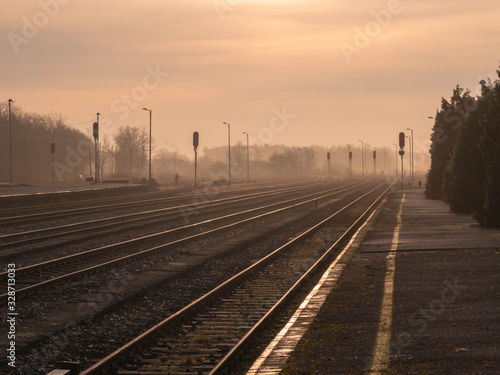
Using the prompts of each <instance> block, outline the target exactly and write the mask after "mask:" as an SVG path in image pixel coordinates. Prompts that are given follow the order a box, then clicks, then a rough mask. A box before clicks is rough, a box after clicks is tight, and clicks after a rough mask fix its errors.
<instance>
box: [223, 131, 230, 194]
mask: <svg viewBox="0 0 500 375" xmlns="http://www.w3.org/2000/svg"><path fill="white" fill-rule="evenodd" d="M223 124H225V125H227V147H228V152H227V159H228V170H227V172H228V185H229V186H231V124H230V123H228V122H223Z"/></svg>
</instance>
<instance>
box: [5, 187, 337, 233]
mask: <svg viewBox="0 0 500 375" xmlns="http://www.w3.org/2000/svg"><path fill="white" fill-rule="evenodd" d="M322 184H325V185H327V183H322ZM310 185H311V186H314V185H315V184H310ZM234 193H236V194H237V191H234V190H231V191H227V192H224V193H223V194H234ZM217 194H221V193H220V192H213V193H209V194H206V195H205V197H210V196H213V195H217ZM193 196H194V195H193V194H189V195H183V196H180V197H167V198H155V199H148V200H141V201H134V202H129V203H126V202H122V203H112V204H106V205H100V206H93V207H79V208H71V209H68V210H59V211H49V212H39V213H34V214H27V215H18V216H10V217H0V225H3V226H6V225H9V226H12V225H15V224H20V223H23V224H25V223H30V222H37V221H41V220H47V219H59V218H64V217H68V216H72V215H75V214H81V213H84V214H90V213H95V212H100V211H104V210H113V209H124V208H134V207H141V206H144V205H153V204H158V203H169V202H172V201H174V202H175V201H179V200H184V199H192V198H193Z"/></svg>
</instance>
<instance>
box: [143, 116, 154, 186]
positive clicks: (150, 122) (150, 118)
mask: <svg viewBox="0 0 500 375" xmlns="http://www.w3.org/2000/svg"><path fill="white" fill-rule="evenodd" d="M143 110H144V111H148V112H149V180H148V181H149V185H150V186H151V128H152V126H151V125H152V118H153V111H152V110H151V109H148V108H143Z"/></svg>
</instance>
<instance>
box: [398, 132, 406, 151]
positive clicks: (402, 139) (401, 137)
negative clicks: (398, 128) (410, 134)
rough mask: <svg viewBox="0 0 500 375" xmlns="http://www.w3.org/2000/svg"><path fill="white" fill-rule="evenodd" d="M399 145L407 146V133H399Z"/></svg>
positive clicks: (401, 146)
mask: <svg viewBox="0 0 500 375" xmlns="http://www.w3.org/2000/svg"><path fill="white" fill-rule="evenodd" d="M399 147H400V148H405V133H403V132H401V133H399Z"/></svg>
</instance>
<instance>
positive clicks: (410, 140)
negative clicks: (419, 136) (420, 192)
mask: <svg viewBox="0 0 500 375" xmlns="http://www.w3.org/2000/svg"><path fill="white" fill-rule="evenodd" d="M406 138H408V140H409V142H408V144H409V145H410V160H409V164H410V178H409V180H410V181H411V174H412V173H411V171H412V168H413V165H412V164H413V163H412V160H411V159H412V157H411V155H412V152H413V147H411V144H412V141H413V137H412V136H410V135H407V136H406Z"/></svg>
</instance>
